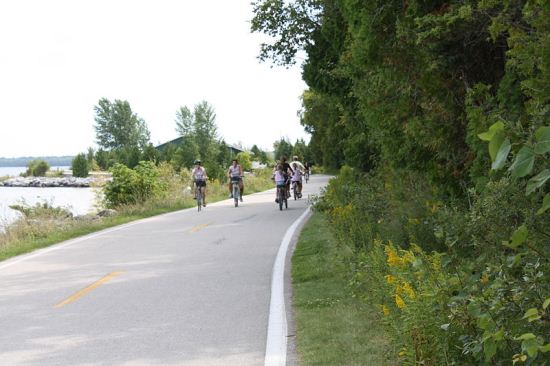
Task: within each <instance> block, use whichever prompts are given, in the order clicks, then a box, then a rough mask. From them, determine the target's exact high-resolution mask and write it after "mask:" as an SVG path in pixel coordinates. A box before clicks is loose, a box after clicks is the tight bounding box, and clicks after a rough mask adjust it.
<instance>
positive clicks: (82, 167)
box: [71, 151, 89, 178]
mask: <svg viewBox="0 0 550 366" xmlns="http://www.w3.org/2000/svg"><path fill="white" fill-rule="evenodd" d="M88 153H89V151H88ZM71 169H72V171H73V177H81V178H85V177H87V176H88V173H89V163H88V158H87V155H86V154H84V153H82V154H78V155H77V156H75V158H74V159H73V161H72V163H71Z"/></svg>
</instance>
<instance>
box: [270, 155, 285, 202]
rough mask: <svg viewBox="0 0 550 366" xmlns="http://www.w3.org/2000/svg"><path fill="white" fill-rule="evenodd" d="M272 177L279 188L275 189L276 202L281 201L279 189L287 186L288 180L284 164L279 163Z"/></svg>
mask: <svg viewBox="0 0 550 366" xmlns="http://www.w3.org/2000/svg"><path fill="white" fill-rule="evenodd" d="M271 179H272V180H274V181H275V184H276V186H277V189H276V190H275V202H277V203H279V189H280V188H285V187H286V184H287V181H288V178H287V174H285V170H284V166H283V164H277V167H276V168H275V170H274V171H273V175H272V176H271Z"/></svg>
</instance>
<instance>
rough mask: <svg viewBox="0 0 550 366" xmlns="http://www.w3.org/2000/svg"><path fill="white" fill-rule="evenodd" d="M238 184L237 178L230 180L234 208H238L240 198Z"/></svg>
mask: <svg viewBox="0 0 550 366" xmlns="http://www.w3.org/2000/svg"><path fill="white" fill-rule="evenodd" d="M239 183H240V179H239V178H231V191H232V192H233V199H234V200H235V207H239V199H240V198H241V189H240V187H239Z"/></svg>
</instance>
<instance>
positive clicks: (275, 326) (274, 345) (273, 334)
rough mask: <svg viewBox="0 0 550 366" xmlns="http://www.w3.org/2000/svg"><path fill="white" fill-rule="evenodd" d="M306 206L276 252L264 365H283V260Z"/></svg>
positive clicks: (284, 334)
mask: <svg viewBox="0 0 550 366" xmlns="http://www.w3.org/2000/svg"><path fill="white" fill-rule="evenodd" d="M310 211H311V210H310V208H309V207H308V208H307V209H306V210H305V212H304V213H303V214H302V215H300V217H298V218H297V219H296V221H294V222H293V223H292V225H291V226H290V227H289V228H288V229H287V231H286V233H285V236H284V237H283V240H282V241H281V246H280V247H279V251H278V252H277V257H276V258H275V263H274V264H273V273H272V276H271V300H270V303H269V321H268V326H267V341H266V346H265V360H264V366H285V365H286V353H287V336H288V334H287V328H288V325H287V321H286V308H285V293H284V283H285V260H286V255H287V251H288V247H289V246H290V241H291V239H292V237H293V235H294V232H295V231H296V228H297V227H298V226H299V225H300V224H301V223H302V221H303V220H304V219H305V218H306V216H307V215H308V214H309V213H310Z"/></svg>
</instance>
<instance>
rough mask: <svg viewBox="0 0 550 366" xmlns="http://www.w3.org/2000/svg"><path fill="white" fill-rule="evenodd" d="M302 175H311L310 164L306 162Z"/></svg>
mask: <svg viewBox="0 0 550 366" xmlns="http://www.w3.org/2000/svg"><path fill="white" fill-rule="evenodd" d="M304 168H305V169H304V174H306V173H307V174H311V164H310V163H308V162H307V161H306V162H305V163H304Z"/></svg>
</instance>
